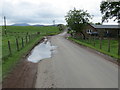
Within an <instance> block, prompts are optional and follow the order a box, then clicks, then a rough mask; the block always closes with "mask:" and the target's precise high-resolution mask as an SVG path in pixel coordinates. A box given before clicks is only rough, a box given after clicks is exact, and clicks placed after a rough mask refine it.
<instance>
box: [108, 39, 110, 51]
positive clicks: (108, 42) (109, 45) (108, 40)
mask: <svg viewBox="0 0 120 90" xmlns="http://www.w3.org/2000/svg"><path fill="white" fill-rule="evenodd" d="M108 52H110V38H108Z"/></svg>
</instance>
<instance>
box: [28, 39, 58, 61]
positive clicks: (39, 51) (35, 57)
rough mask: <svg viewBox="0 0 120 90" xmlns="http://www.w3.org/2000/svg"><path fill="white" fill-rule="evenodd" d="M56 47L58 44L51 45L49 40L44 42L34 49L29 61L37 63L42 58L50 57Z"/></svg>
mask: <svg viewBox="0 0 120 90" xmlns="http://www.w3.org/2000/svg"><path fill="white" fill-rule="evenodd" d="M56 48H57V47H56V46H51V44H50V42H49V41H47V42H46V43H45V42H43V43H41V44H39V45H37V46H36V47H35V48H34V49H33V51H32V53H31V55H30V56H29V57H28V61H30V62H33V63H37V62H39V61H40V60H42V59H45V58H50V57H51V55H52V51H53V50H54V49H56Z"/></svg>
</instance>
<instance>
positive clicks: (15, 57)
mask: <svg viewBox="0 0 120 90" xmlns="http://www.w3.org/2000/svg"><path fill="white" fill-rule="evenodd" d="M2 32H3V34H2V58H3V59H2V62H3V63H2V75H3V77H5V76H6V75H7V74H8V73H9V72H10V71H11V70H12V68H13V67H14V66H15V65H16V63H17V62H18V61H19V60H20V59H21V58H22V56H23V55H25V54H26V53H27V52H28V51H29V50H30V49H31V48H32V47H33V46H34V45H35V43H37V42H38V41H39V40H40V39H41V38H43V37H44V36H47V35H55V34H58V33H60V31H59V29H58V28H57V27H53V26H45V27H35V26H8V27H7V34H5V33H4V28H3V31H2ZM38 32H40V34H37V33H38ZM26 36H27V42H26ZM28 36H31V37H30V39H29V37H28ZM22 38H23V42H24V47H22ZM16 39H18V45H19V51H18V50H17V46H16ZM8 40H9V41H10V46H11V52H12V54H10V52H9V48H8Z"/></svg>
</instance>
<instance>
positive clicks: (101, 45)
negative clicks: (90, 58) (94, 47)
mask: <svg viewBox="0 0 120 90" xmlns="http://www.w3.org/2000/svg"><path fill="white" fill-rule="evenodd" d="M100 49H102V36H100Z"/></svg>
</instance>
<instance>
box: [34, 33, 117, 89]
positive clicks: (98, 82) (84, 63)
mask: <svg viewBox="0 0 120 90" xmlns="http://www.w3.org/2000/svg"><path fill="white" fill-rule="evenodd" d="M50 41H51V44H52V45H54V46H57V49H56V50H55V51H53V54H52V57H51V58H49V59H44V60H42V61H40V62H39V65H38V74H37V80H36V88H51V87H53V88H55V87H57V88H118V67H117V65H115V64H113V63H112V62H109V61H107V60H105V59H104V58H103V57H101V56H99V55H97V54H95V53H92V52H90V51H88V50H86V49H84V48H82V47H80V46H78V45H76V44H74V43H72V42H70V41H69V40H66V39H65V38H64V37H63V34H61V35H57V36H53V37H52V38H51V39H50Z"/></svg>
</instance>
